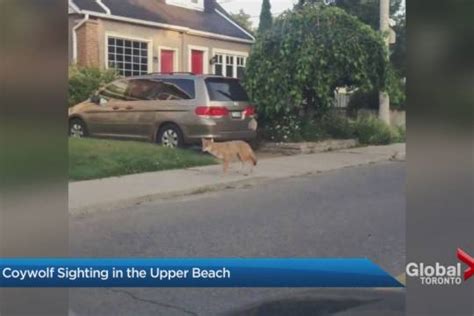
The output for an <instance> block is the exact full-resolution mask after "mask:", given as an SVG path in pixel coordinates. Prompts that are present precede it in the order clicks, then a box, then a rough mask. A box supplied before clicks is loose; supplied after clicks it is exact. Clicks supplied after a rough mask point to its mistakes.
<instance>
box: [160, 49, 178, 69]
mask: <svg viewBox="0 0 474 316" xmlns="http://www.w3.org/2000/svg"><path fill="white" fill-rule="evenodd" d="M174 58H175V56H174V51H173V50H166V49H163V50H161V72H165V73H172V72H174V71H175V70H174Z"/></svg>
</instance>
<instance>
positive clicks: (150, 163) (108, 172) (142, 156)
mask: <svg viewBox="0 0 474 316" xmlns="http://www.w3.org/2000/svg"><path fill="white" fill-rule="evenodd" d="M215 163H216V161H215V160H214V159H213V158H212V157H210V156H208V155H203V154H200V153H197V152H195V151H191V150H184V149H169V148H164V147H161V146H158V145H155V144H150V143H142V142H132V141H115V140H101V139H90V138H89V139H77V138H70V139H69V179H70V180H71V181H79V180H90V179H99V178H106V177H114V176H122V175H127V174H134V173H143V172H150V171H160V170H169V169H181V168H188V167H195V166H204V165H211V164H215Z"/></svg>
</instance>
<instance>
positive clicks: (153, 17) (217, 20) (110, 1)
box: [74, 0, 253, 40]
mask: <svg viewBox="0 0 474 316" xmlns="http://www.w3.org/2000/svg"><path fill="white" fill-rule="evenodd" d="M214 1H215V0H208V1H205V2H206V6H207V7H206V10H205V11H198V10H191V9H186V8H182V7H178V6H174V5H168V4H166V3H165V0H102V3H103V4H105V5H106V6H107V7H108V8H109V9H110V11H111V14H112V15H115V16H120V17H126V18H132V19H138V20H143V21H148V22H157V23H164V24H170V25H177V26H182V27H188V28H191V29H194V30H198V31H203V32H209V33H215V34H220V35H226V36H230V37H236V38H239V39H245V40H253V38H252V37H250V36H249V35H247V34H246V33H245V32H243V31H242V30H241V29H240V28H238V27H237V26H235V25H234V24H232V23H231V22H229V21H228V20H227V19H226V18H224V17H222V16H221V15H220V14H218V13H217V12H216V11H215V10H214V8H213V7H214V6H215V8H216V9H218V10H219V11H220V12H222V13H224V15H226V16H227V17H228V15H227V13H226V12H225V11H224V10H223V9H222V7H221V6H219V5H218V4H217V3H215V2H214ZM74 3H75V4H76V5H77V6H78V7H79V8H80V9H81V10H89V11H95V12H99V13H105V12H104V10H103V9H102V8H101V7H100V6H99V5H98V4H97V3H96V2H95V1H94V0H74Z"/></svg>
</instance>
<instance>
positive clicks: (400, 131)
mask: <svg viewBox="0 0 474 316" xmlns="http://www.w3.org/2000/svg"><path fill="white" fill-rule="evenodd" d="M394 134H395V137H394V139H393V142H395V143H404V142H406V139H407V132H406V128H405V127H404V126H397V127H396V128H395V129H394Z"/></svg>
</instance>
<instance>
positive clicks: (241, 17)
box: [230, 9, 254, 33]
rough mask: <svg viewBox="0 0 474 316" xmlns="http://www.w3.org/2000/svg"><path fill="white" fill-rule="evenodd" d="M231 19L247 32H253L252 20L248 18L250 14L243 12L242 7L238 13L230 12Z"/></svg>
mask: <svg viewBox="0 0 474 316" xmlns="http://www.w3.org/2000/svg"><path fill="white" fill-rule="evenodd" d="M230 15H231V16H232V19H234V21H235V22H237V23H238V24H239V25H240V26H242V27H243V28H244V29H246V30H247V31H249V32H252V33H253V32H254V29H253V25H252V21H251V20H250V18H251V15H250V14H247V13H245V11H244V10H243V9H240V11H239V13H231V14H230Z"/></svg>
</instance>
